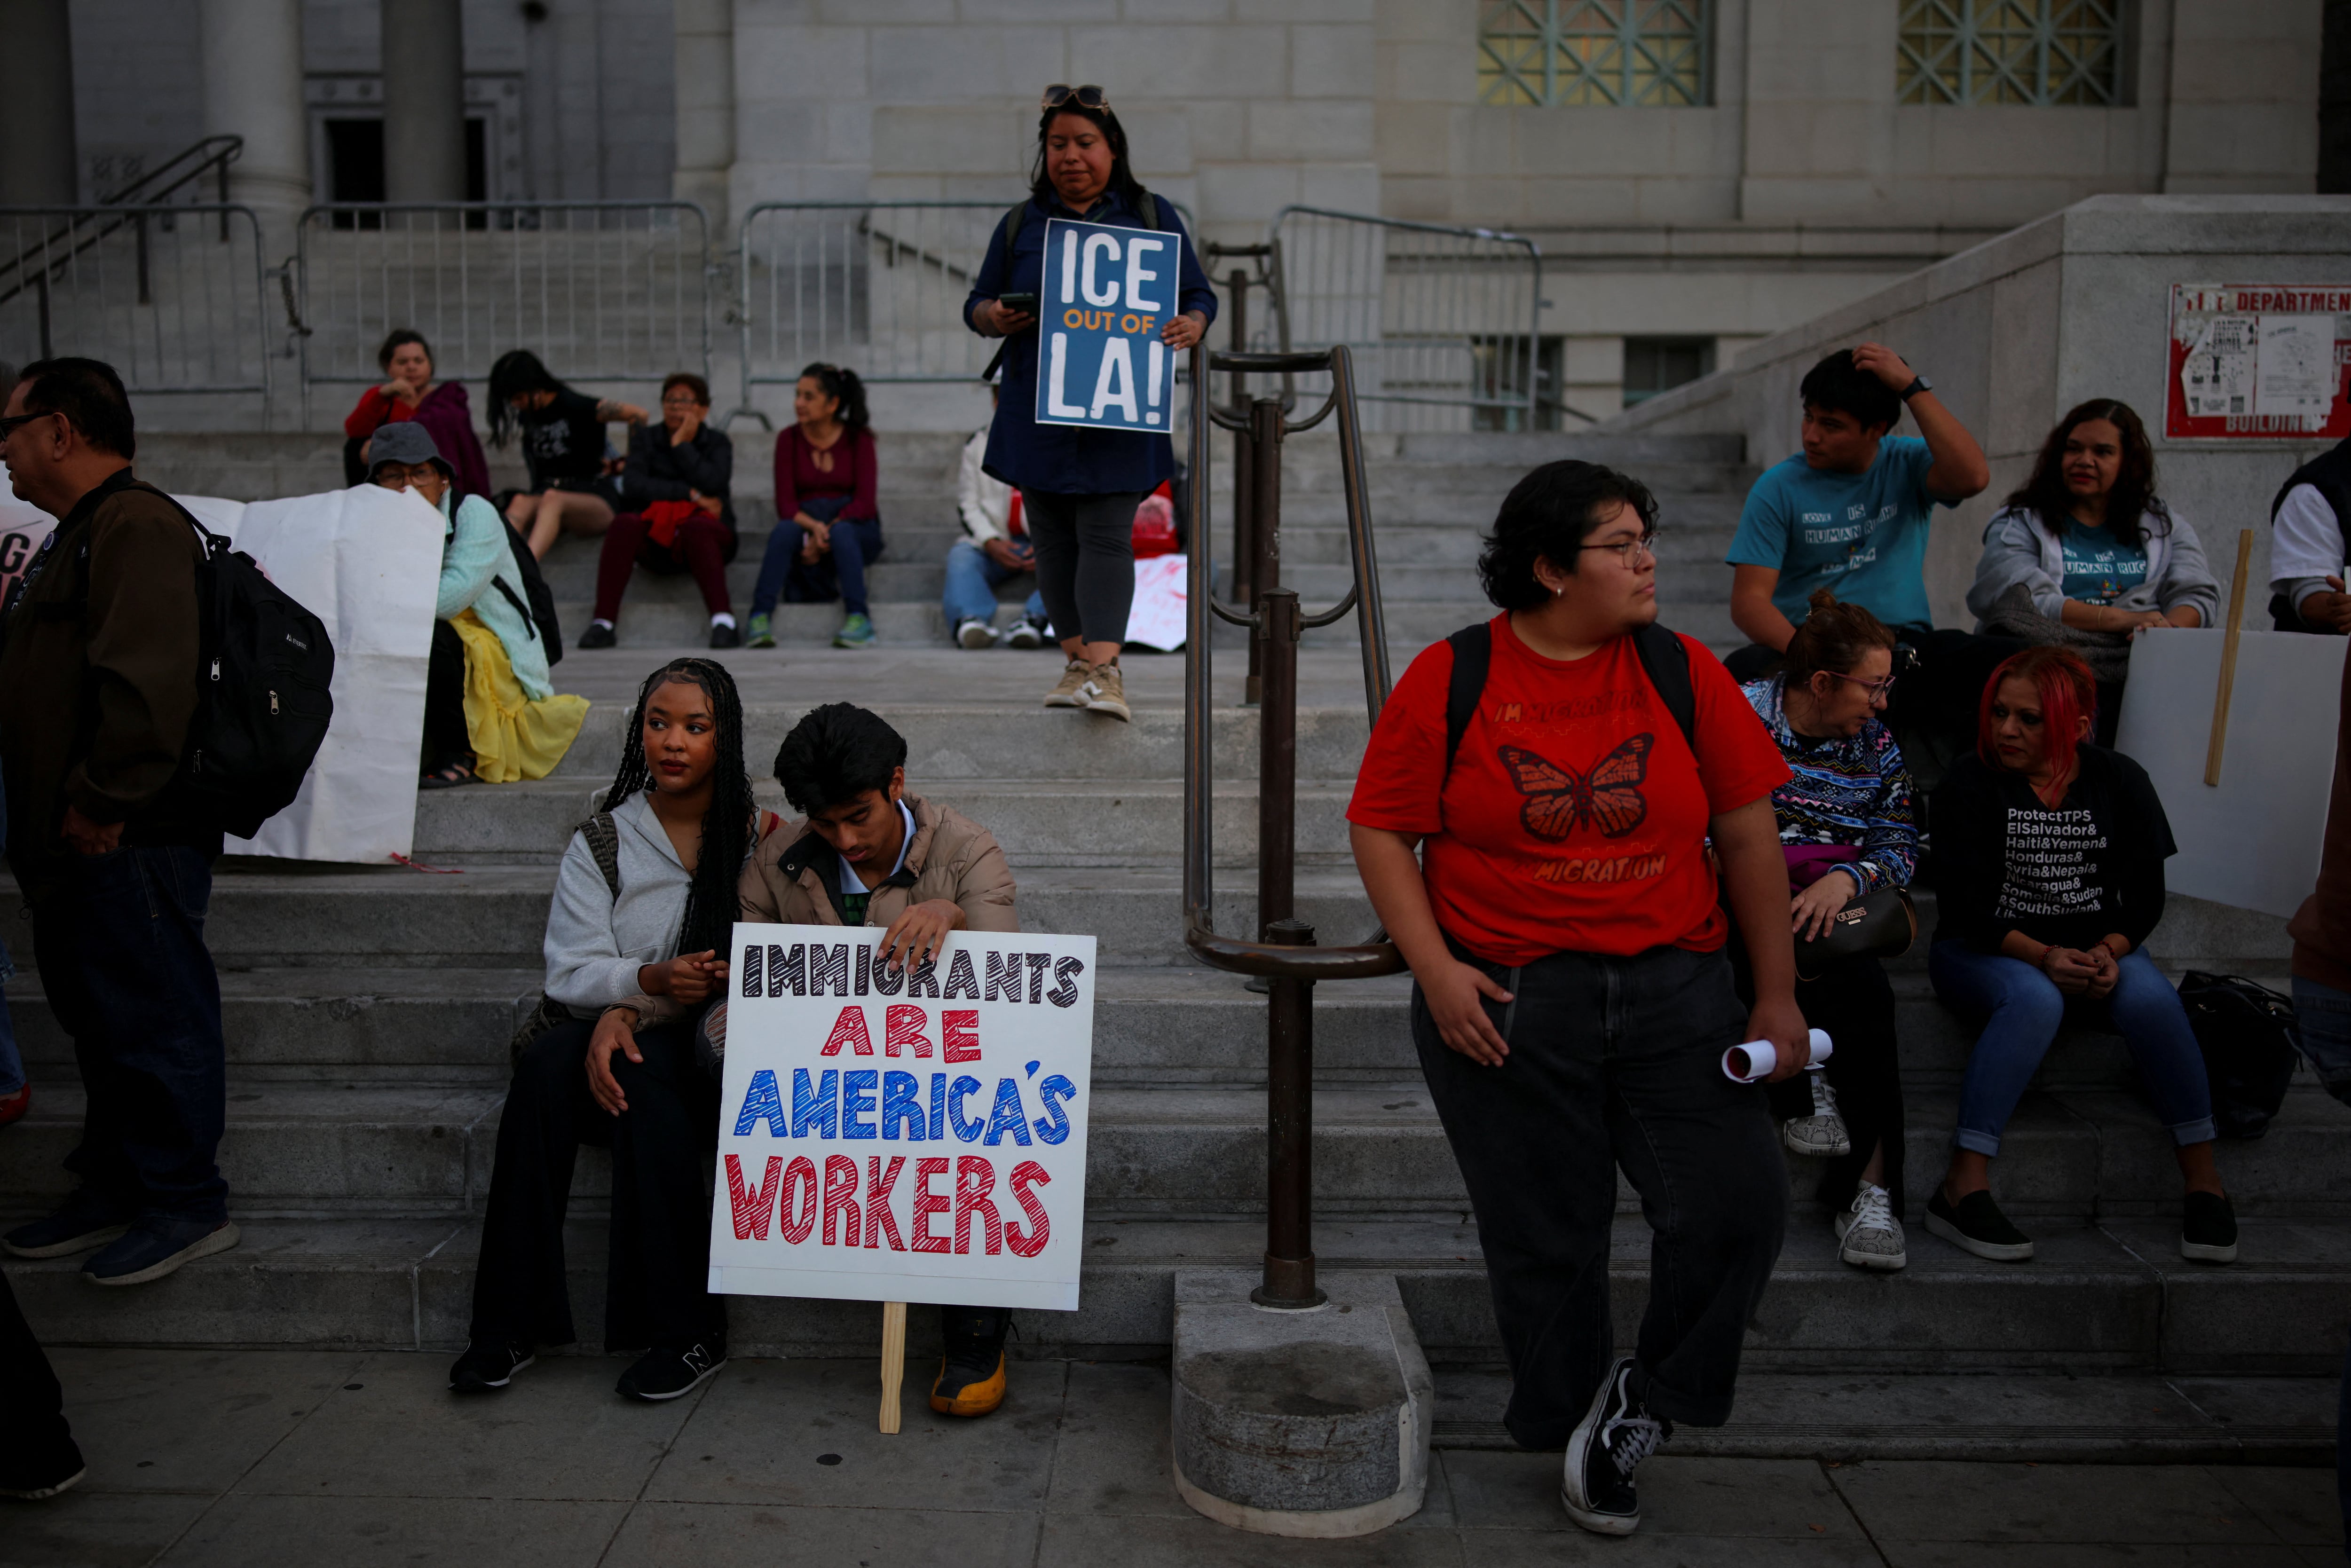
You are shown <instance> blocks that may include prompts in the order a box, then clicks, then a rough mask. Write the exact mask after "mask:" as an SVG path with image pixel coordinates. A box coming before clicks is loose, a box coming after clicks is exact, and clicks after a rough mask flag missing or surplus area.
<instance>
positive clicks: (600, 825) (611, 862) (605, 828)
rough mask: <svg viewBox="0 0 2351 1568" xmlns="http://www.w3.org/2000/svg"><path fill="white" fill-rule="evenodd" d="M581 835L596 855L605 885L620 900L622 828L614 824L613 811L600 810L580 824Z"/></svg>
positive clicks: (592, 853) (597, 866) (589, 849)
mask: <svg viewBox="0 0 2351 1568" xmlns="http://www.w3.org/2000/svg"><path fill="white" fill-rule="evenodd" d="M580 837H582V838H584V839H586V840H587V841H588V852H589V853H590V854H591V855H594V856H595V857H596V869H597V870H598V871H601V872H602V873H604V885H605V886H606V887H608V888H610V889H611V892H612V897H613V900H614V901H615V902H618V901H619V899H620V896H621V830H620V829H619V828H618V827H616V826H614V825H613V822H612V813H611V812H610V811H599V812H597V813H596V814H595V815H594V816H592V817H590V818H589V819H588V820H587V821H584V822H582V823H580Z"/></svg>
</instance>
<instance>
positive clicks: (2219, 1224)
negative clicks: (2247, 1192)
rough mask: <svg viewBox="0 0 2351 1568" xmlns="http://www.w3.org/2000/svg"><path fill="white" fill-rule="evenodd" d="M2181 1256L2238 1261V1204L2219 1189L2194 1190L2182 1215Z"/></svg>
mask: <svg viewBox="0 0 2351 1568" xmlns="http://www.w3.org/2000/svg"><path fill="white" fill-rule="evenodd" d="M2179 1255H2180V1256H2181V1257H2182V1258H2185V1259H2187V1260H2189V1262H2191V1263H2233V1262H2235V1261H2236V1260H2237V1210H2236V1207H2235V1206H2234V1205H2233V1204H2231V1203H2230V1201H2229V1200H2228V1199H2227V1198H2225V1197H2222V1196H2220V1194H2219V1193H2217V1192H2191V1193H2189V1195H2188V1202H2187V1206H2186V1207H2185V1208H2184V1209H2183V1210H2182V1212H2181V1214H2180V1217H2179Z"/></svg>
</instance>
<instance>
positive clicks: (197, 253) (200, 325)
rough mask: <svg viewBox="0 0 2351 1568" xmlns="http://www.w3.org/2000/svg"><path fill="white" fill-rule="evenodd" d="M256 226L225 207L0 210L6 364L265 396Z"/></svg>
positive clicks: (162, 388)
mask: <svg viewBox="0 0 2351 1568" xmlns="http://www.w3.org/2000/svg"><path fill="white" fill-rule="evenodd" d="M264 272H265V268H264V267H263V265H262V258H261V229H260V225H259V224H258V223H256V221H255V218H254V215H253V213H252V211H251V210H250V209H248V208H246V207H241V206H233V205H228V204H220V203H187V204H181V203H174V204H170V205H152V206H150V205H133V206H75V207H0V360H8V361H13V362H15V363H16V364H20V365H21V364H24V363H26V362H27V361H32V360H37V359H47V358H49V357H50V356H52V355H56V354H78V355H84V356H87V357H88V358H90V359H94V360H104V361H106V362H107V363H109V364H110V365H112V366H113V367H114V368H115V370H116V371H117V372H118V373H119V374H120V376H121V377H122V382H123V385H124V386H125V387H127V388H128V389H129V390H130V391H131V392H132V393H134V394H138V395H153V394H158V393H183V392H187V393H258V394H259V395H260V397H261V402H262V413H263V417H264V419H265V421H266V418H267V415H268V411H269V392H270V386H269V344H270V337H269V331H270V329H269V318H268V313H267V311H266V294H265V281H264Z"/></svg>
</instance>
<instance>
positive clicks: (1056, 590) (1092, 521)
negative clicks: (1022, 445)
mask: <svg viewBox="0 0 2351 1568" xmlns="http://www.w3.org/2000/svg"><path fill="white" fill-rule="evenodd" d="M1141 505H1143V492H1142V491H1140V490H1123V491H1119V492H1116V493H1115V494H1112V495H1107V496H1056V495H1052V494H1050V493H1049V492H1047V491H1043V490H1023V491H1021V492H1020V507H1021V517H1023V519H1024V520H1025V522H1026V525H1027V527H1028V529H1029V538H1031V539H1033V540H1035V541H1036V545H1037V591H1038V592H1039V593H1040V594H1042V595H1043V596H1044V600H1045V613H1046V614H1048V615H1050V616H1051V617H1052V618H1053V635H1054V636H1056V637H1076V638H1079V639H1081V640H1082V641H1084V642H1088V643H1123V642H1125V641H1126V618H1127V615H1128V613H1129V612H1131V611H1133V610H1134V508H1135V507H1139V506H1141Z"/></svg>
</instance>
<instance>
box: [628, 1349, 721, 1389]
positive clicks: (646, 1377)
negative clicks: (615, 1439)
mask: <svg viewBox="0 0 2351 1568" xmlns="http://www.w3.org/2000/svg"><path fill="white" fill-rule="evenodd" d="M724 1365H726V1346H725V1345H724V1344H720V1343H716V1342H715V1341H711V1340H703V1341H700V1342H698V1343H694V1344H690V1345H688V1346H686V1347H685V1348H684V1350H682V1351H677V1350H649V1351H647V1352H645V1354H643V1355H641V1356H639V1357H637V1364H635V1365H634V1366H632V1367H631V1368H629V1370H628V1371H626V1372H624V1373H622V1374H621V1381H620V1382H619V1383H617V1384H615V1385H613V1386H614V1387H615V1388H617V1389H618V1390H619V1391H620V1392H621V1394H622V1396H624V1397H626V1398H630V1399H644V1400H661V1399H674V1398H676V1397H677V1396H679V1395H681V1394H691V1393H693V1392H694V1391H695V1389H697V1388H699V1387H701V1386H702V1385H703V1383H704V1382H705V1380H707V1379H708V1378H709V1377H710V1375H712V1374H713V1373H715V1372H716V1371H717V1370H718V1369H719V1368H720V1367H722V1366H724Z"/></svg>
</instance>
